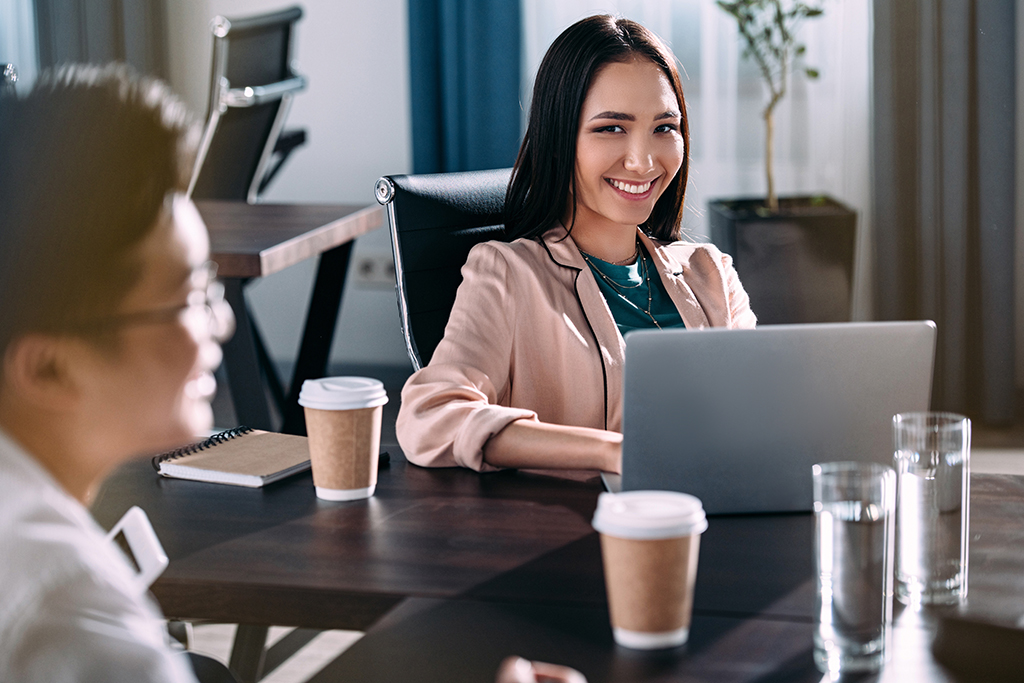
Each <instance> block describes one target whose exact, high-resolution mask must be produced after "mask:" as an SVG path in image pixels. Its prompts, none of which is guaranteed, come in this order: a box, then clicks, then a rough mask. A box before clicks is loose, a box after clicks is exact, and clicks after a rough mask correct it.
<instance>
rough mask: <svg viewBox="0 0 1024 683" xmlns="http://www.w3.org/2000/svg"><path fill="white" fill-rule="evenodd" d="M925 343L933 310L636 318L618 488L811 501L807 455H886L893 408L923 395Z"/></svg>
mask: <svg viewBox="0 0 1024 683" xmlns="http://www.w3.org/2000/svg"><path fill="white" fill-rule="evenodd" d="M934 355H935V324H934V323H932V322H931V321H924V322H895V323H839V324H820V325H774V326H764V327H759V328H757V329H754V330H726V329H710V330H652V331H637V332H633V333H631V334H629V335H628V336H627V337H626V368H625V405H624V412H623V447H622V450H623V453H622V468H623V475H622V489H623V490H626V491H629V490H639V489H668V490H675V491H683V492H686V493H690V494H693V495H695V496H697V497H698V498H700V499H701V501H702V502H703V503H704V509H705V510H706V511H707V512H709V513H718V514H721V513H745V512H785V511H801V510H810V509H811V507H812V498H811V465H813V464H814V463H817V462H828V461H833V460H861V461H876V462H881V463H885V464H891V461H892V416H893V415H894V414H895V413H898V412H907V411H918V410H927V409H928V405H929V401H930V397H931V383H932V362H933V358H934Z"/></svg>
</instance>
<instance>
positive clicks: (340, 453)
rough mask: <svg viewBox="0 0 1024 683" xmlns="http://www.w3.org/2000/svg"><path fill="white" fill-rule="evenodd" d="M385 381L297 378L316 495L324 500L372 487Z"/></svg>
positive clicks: (366, 493)
mask: <svg viewBox="0 0 1024 683" xmlns="http://www.w3.org/2000/svg"><path fill="white" fill-rule="evenodd" d="M387 402H388V395H387V392H385V391H384V385H383V384H382V383H381V382H380V381H379V380H376V379H371V378H369V377H325V378H323V379H308V380H306V381H305V382H303V383H302V390H301V391H300V392H299V405H301V406H302V408H303V410H304V411H305V413H306V433H307V434H308V435H309V455H310V459H311V460H312V467H313V484H314V485H315V486H316V495H317V497H318V498H322V499H324V500H359V499H361V498H369V497H370V496H372V495H373V492H374V490H375V489H376V488H377V456H378V454H379V452H380V422H381V413H382V412H383V406H384V404H385V403H387Z"/></svg>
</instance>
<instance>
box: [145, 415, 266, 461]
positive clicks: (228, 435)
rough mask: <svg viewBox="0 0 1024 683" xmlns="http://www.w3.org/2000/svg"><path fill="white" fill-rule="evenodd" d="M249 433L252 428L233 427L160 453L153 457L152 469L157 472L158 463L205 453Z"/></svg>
mask: <svg viewBox="0 0 1024 683" xmlns="http://www.w3.org/2000/svg"><path fill="white" fill-rule="evenodd" d="M251 431H253V430H252V427H246V426H245V425H240V426H238V427H235V428H234V429H228V430H227V431H223V432H218V433H217V434H214V435H213V436H211V437H210V438H208V439H204V440H203V441H199V442H197V443H194V444H189V445H188V446H182V447H181V448H176V449H175V450H173V451H168V452H166V453H161V454H160V455H157V456H154V457H153V469H155V470H156V471H157V472H159V471H160V463H162V462H167V461H168V460H175V459H177V458H183V457H185V456H186V455H192V454H193V453H199V452H200V451H205V450H206V449H208V448H213V447H214V446H216V445H218V444H222V443H224V442H226V441H231V440H232V439H234V438H237V437H239V436H242V435H244V434H248V433H249V432H251Z"/></svg>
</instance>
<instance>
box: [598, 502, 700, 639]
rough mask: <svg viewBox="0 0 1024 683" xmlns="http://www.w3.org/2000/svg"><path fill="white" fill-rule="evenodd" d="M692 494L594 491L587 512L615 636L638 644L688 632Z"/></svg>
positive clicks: (696, 538) (695, 515)
mask: <svg viewBox="0 0 1024 683" xmlns="http://www.w3.org/2000/svg"><path fill="white" fill-rule="evenodd" d="M707 526H708V523H707V518H706V516H705V514H704V507H703V505H702V504H701V502H700V500H699V499H698V498H695V497H694V496H691V495H688V494H686V493H677V492H675V491H628V492H625V493H602V494H601V496H600V498H598V502H597V510H596V511H595V512H594V528H595V529H596V530H597V531H598V532H600V534H601V556H602V558H603V561H604V574H605V588H606V589H607V592H608V609H609V611H610V616H611V622H612V633H613V635H614V636H615V642H616V643H618V644H619V645H622V646H624V647H629V648H634V649H638V650H655V649H662V648H670V647H676V646H678V645H682V644H683V643H685V642H686V641H687V639H688V638H689V636H690V617H691V615H692V613H693V586H694V582H695V581H696V579H697V555H698V550H699V548H700V535H701V534H702V533H703V532H704V530H705V529H707Z"/></svg>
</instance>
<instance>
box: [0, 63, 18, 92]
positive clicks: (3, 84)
mask: <svg viewBox="0 0 1024 683" xmlns="http://www.w3.org/2000/svg"><path fill="white" fill-rule="evenodd" d="M17 82H18V70H17V69H15V68H14V65H13V64H0V95H14V94H15V92H14V84H15V83H17Z"/></svg>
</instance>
